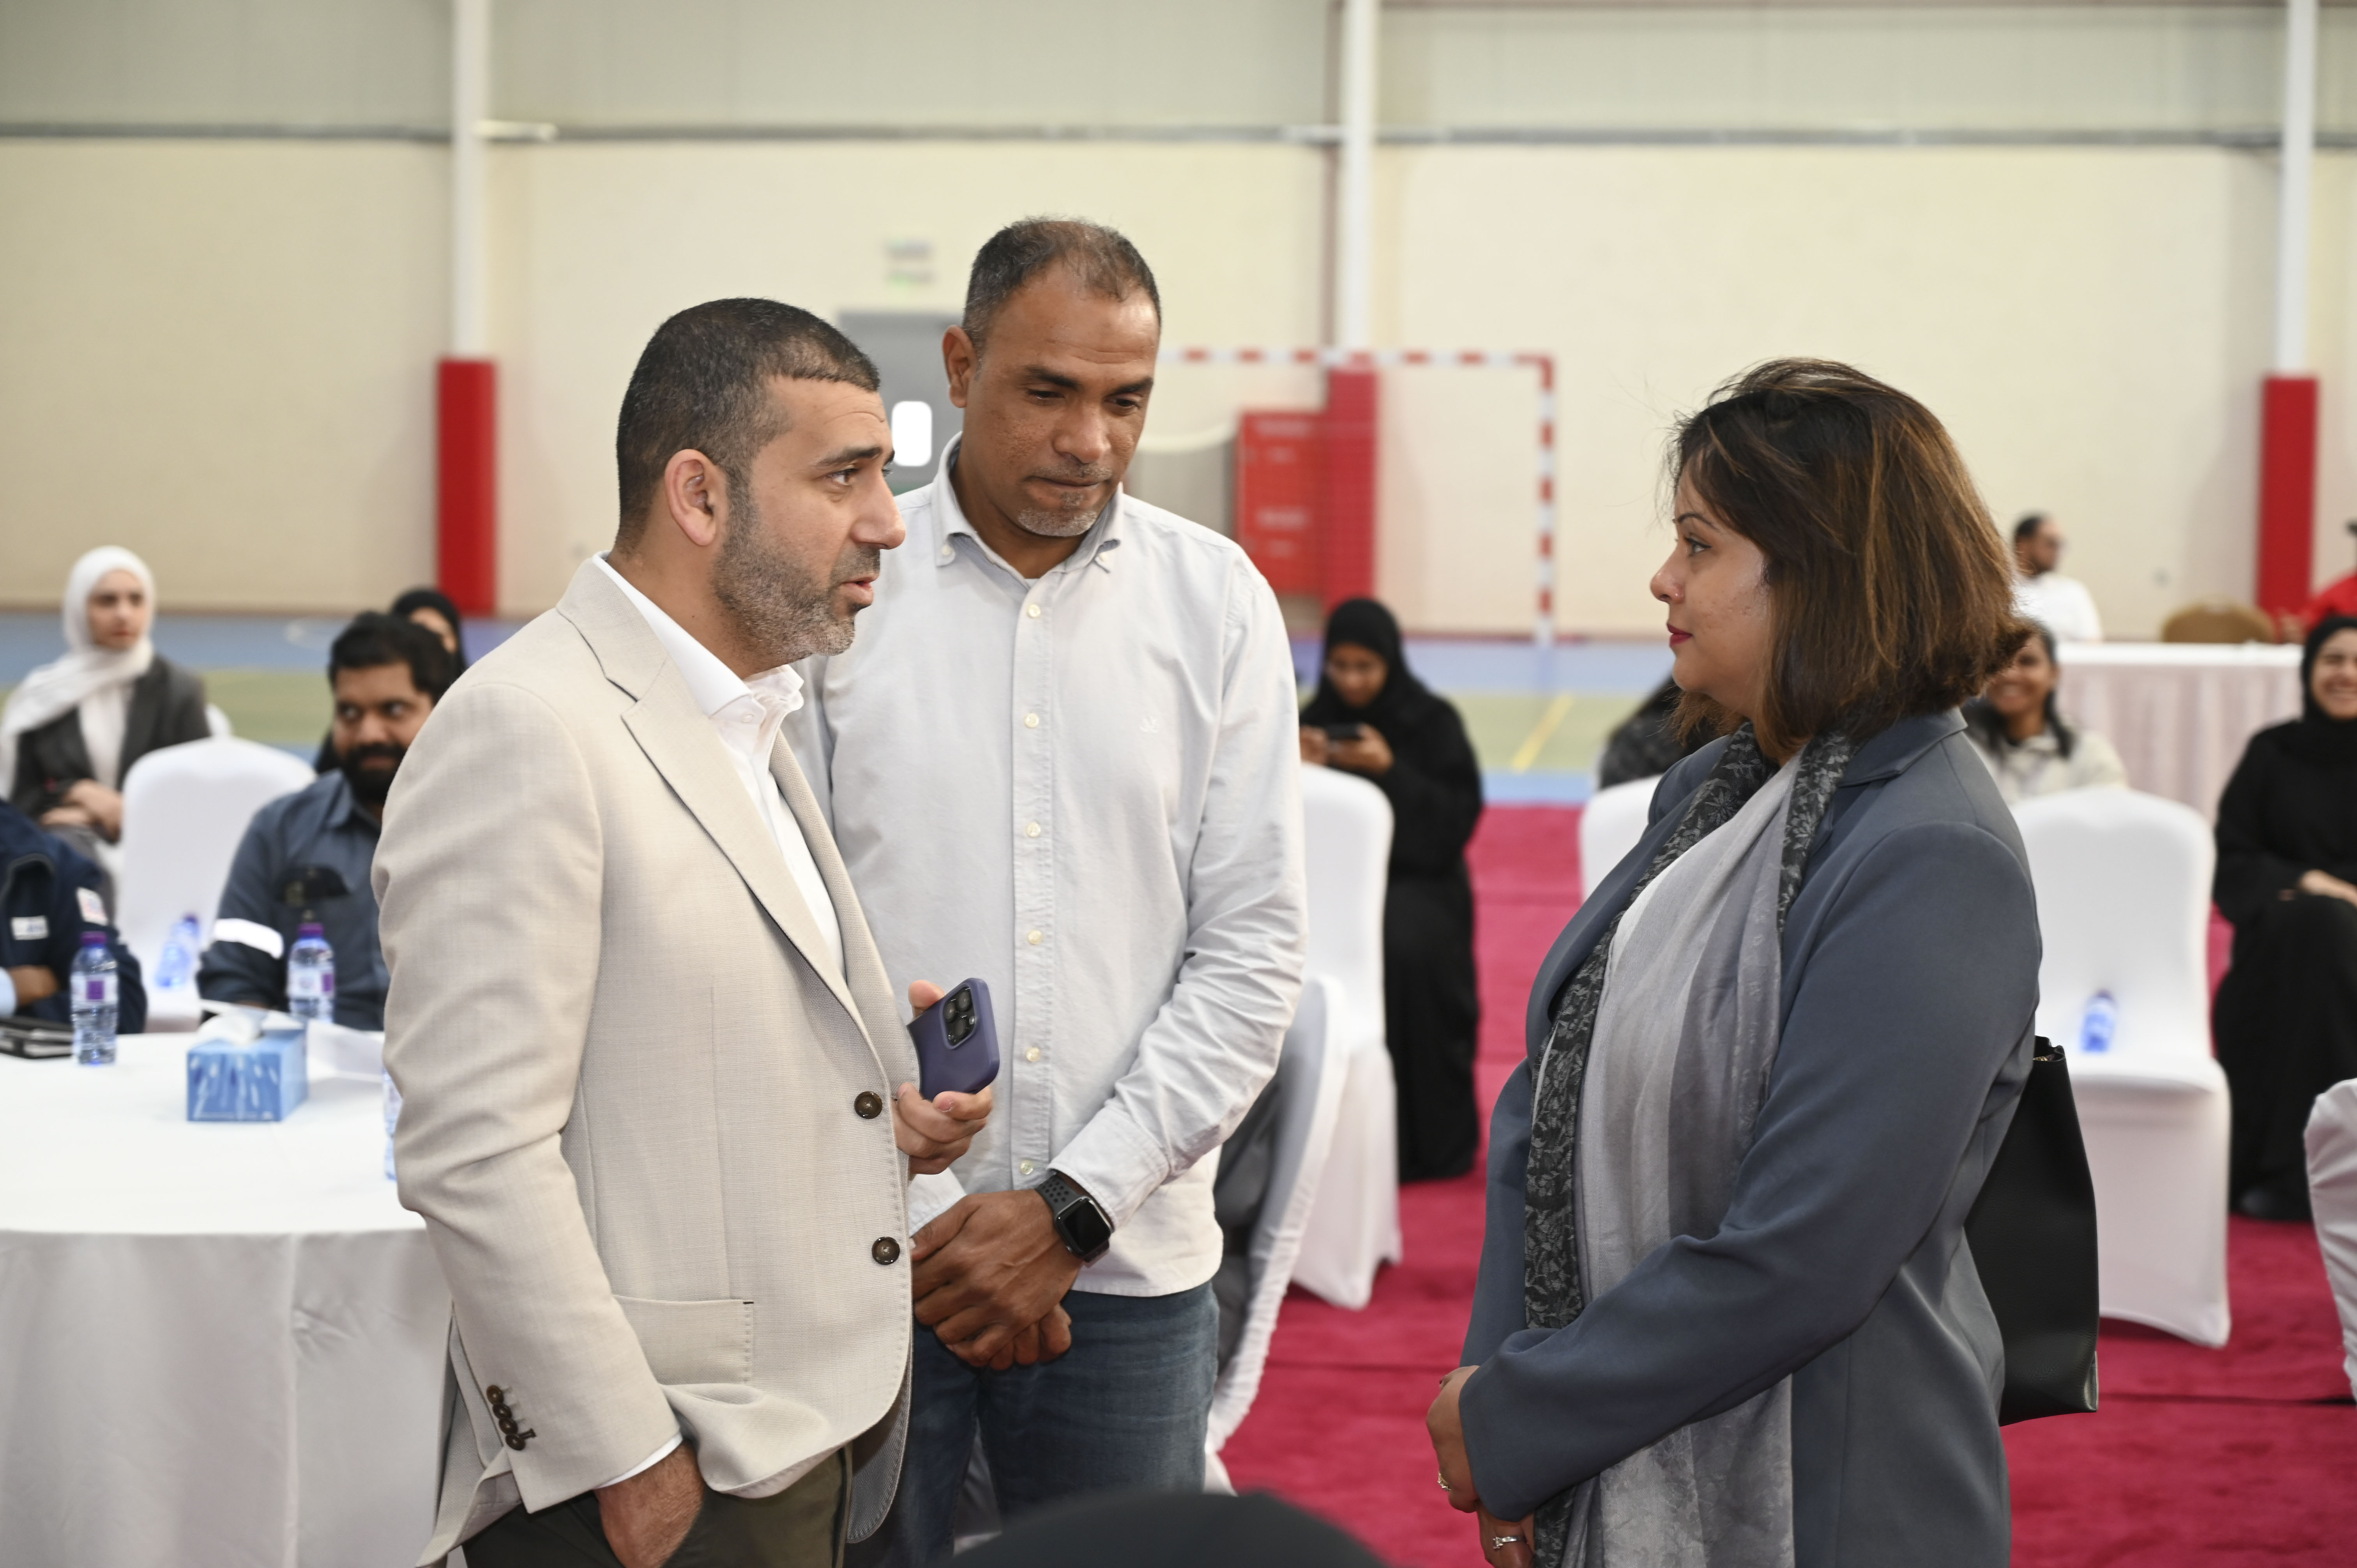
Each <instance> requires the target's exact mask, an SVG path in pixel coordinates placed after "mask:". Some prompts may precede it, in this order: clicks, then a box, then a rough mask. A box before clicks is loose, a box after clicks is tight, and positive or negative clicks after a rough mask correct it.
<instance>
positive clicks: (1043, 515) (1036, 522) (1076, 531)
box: [1015, 468, 1114, 539]
mask: <svg viewBox="0 0 2357 1568" xmlns="http://www.w3.org/2000/svg"><path fill="white" fill-rule="evenodd" d="M1039 477H1040V478H1056V479H1060V480H1061V481H1062V482H1064V483H1066V484H1074V483H1078V484H1086V485H1103V484H1110V483H1111V482H1112V481H1113V477H1114V475H1113V470H1112V469H1110V468H1107V469H1106V470H1104V471H1103V473H1097V472H1093V471H1092V472H1087V473H1080V474H1057V475H1052V476H1050V475H1045V474H1043V475H1041V476H1039ZM1103 515H1104V508H1103V507H1102V506H1095V507H1090V508H1088V509H1086V510H1065V509H1064V508H1062V507H1056V508H1052V509H1051V508H1047V507H1041V508H1037V509H1027V510H1022V511H1018V512H1017V513H1016V514H1015V526H1016V527H1017V528H1019V529H1021V530H1022V531H1023V532H1026V533H1033V534H1037V535H1039V537H1040V538H1042V539H1078V538H1079V537H1080V536H1081V535H1082V534H1083V533H1086V532H1088V531H1089V530H1090V529H1091V528H1092V527H1094V526H1095V525H1096V521H1097V519H1098V518H1100V517H1103Z"/></svg>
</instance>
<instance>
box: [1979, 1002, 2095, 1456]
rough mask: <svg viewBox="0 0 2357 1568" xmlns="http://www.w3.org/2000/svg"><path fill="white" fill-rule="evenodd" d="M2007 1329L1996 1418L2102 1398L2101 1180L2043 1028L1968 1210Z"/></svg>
mask: <svg viewBox="0 0 2357 1568" xmlns="http://www.w3.org/2000/svg"><path fill="white" fill-rule="evenodd" d="M1964 1237H1965V1240H1967V1241H1968V1242H1969V1243H1970V1245H1971V1247H1972V1250H1973V1262H1974V1263H1975V1264H1976V1265H1977V1266H1978V1268H1979V1270H1980V1276H1981V1289H1982V1290H1983V1291H1985V1292H1986V1293H1987V1294H1988V1301H1989V1305H1990V1307H1992V1308H1993V1309H1994V1310H1995V1311H1996V1322H1997V1327H1998V1328H1999V1329H2000V1330H2001V1331H2002V1332H2003V1333H2004V1335H2005V1396H2004V1398H2003V1400H2002V1401H2001V1402H1999V1404H1998V1406H1997V1421H1998V1422H1999V1423H2000V1424H2005V1423H2012V1422H2017V1421H2035V1420H2037V1419H2038V1418H2039V1417H2040V1416H2047V1415H2081V1414H2085V1413H2087V1412H2092V1411H2093V1409H2094V1408H2095V1325H2096V1319H2097V1316H2098V1314H2099V1308H2100V1303H2099V1301H2098V1298H2097V1288H2096V1280H2095V1184H2094V1181H2093V1178H2092V1177H2091V1176H2088V1174H2087V1146H2086V1144H2084V1143H2083V1142H2082V1141H2081V1139H2080V1136H2079V1107H2078V1103H2077V1101H2074V1100H2072V1097H2071V1069H2070V1067H2069V1066H2068V1065H2067V1064H2066V1063H2065V1062H2064V1061H2063V1059H2062V1048H2061V1047H2060V1046H2056V1045H2051V1044H2050V1043H2049V1042H2048V1041H2047V1039H2046V1037H2045V1036H2042V1035H2041V1036H2039V1039H2038V1045H2037V1047H2036V1051H2035V1053H2034V1054H2033V1055H2032V1056H2031V1058H2030V1062H2029V1079H2028V1080H2027V1081H2025V1082H2024V1083H2023V1084H2022V1086H2021V1103H2020V1104H2019V1105H2018V1107H2017V1108H2016V1109H2015V1111H2014V1113H2013V1125H2012V1126H2011V1127H2009V1128H2007V1130H2006V1134H2005V1142H2004V1143H2003V1144H1999V1145H1998V1146H1997V1151H1996V1160H1995V1161H1994V1162H1993V1163H1992V1164H1991V1165H1989V1173H1988V1179H1987V1180H1986V1181H1984V1182H1983V1183H1982V1184H1981V1194H1980V1197H1978V1198H1976V1199H1975V1200H1974V1203H1973V1211H1972V1213H1971V1215H1969V1216H1968V1217H1967V1218H1966V1219H1965V1220H1964Z"/></svg>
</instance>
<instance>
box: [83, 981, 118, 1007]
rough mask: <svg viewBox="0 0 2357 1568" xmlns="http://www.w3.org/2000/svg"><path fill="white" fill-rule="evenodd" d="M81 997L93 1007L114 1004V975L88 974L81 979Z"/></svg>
mask: <svg viewBox="0 0 2357 1568" xmlns="http://www.w3.org/2000/svg"><path fill="white" fill-rule="evenodd" d="M81 999H82V1000H83V1001H84V1002H87V1003H89V1004H91V1006H93V1007H112V1006H113V1005H114V976H113V975H111V974H86V975H84V976H82V981H81Z"/></svg>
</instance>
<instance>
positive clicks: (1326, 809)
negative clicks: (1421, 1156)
mask: <svg viewBox="0 0 2357 1568" xmlns="http://www.w3.org/2000/svg"><path fill="white" fill-rule="evenodd" d="M1301 810H1302V818H1303V822H1304V826H1305V839H1306V845H1305V847H1306V849H1307V852H1308V853H1307V860H1308V874H1309V962H1308V973H1309V974H1310V975H1312V976H1321V975H1322V976H1325V977H1328V978H1330V979H1331V980H1332V981H1333V982H1334V983H1335V990H1334V992H1333V993H1329V994H1330V995H1331V997H1332V1010H1331V1015H1330V1016H1329V1019H1328V1023H1327V1031H1328V1033H1327V1038H1328V1040H1329V1043H1330V1045H1331V1047H1332V1048H1334V1049H1336V1050H1338V1051H1340V1053H1341V1055H1342V1058H1343V1059H1344V1060H1345V1061H1346V1062H1347V1063H1348V1068H1347V1071H1346V1075H1345V1079H1344V1082H1343V1085H1342V1104H1341V1110H1340V1114H1339V1116H1338V1118H1337V1121H1336V1123H1335V1127H1334V1141H1333V1146H1332V1148H1331V1150H1330V1151H1329V1154H1328V1155H1327V1160H1326V1170H1325V1175H1324V1177H1323V1179H1322V1180H1321V1181H1320V1182H1319V1184H1318V1193H1317V1196H1316V1198H1315V1200H1314V1201H1313V1203H1312V1205H1311V1207H1310V1210H1309V1218H1308V1223H1307V1224H1306V1226H1305V1227H1304V1230H1303V1233H1302V1238H1301V1255H1300V1257H1299V1258H1298V1260H1297V1262H1295V1264H1294V1270H1293V1277H1294V1280H1295V1281H1296V1283H1298V1284H1300V1285H1301V1286H1302V1288H1303V1289H1305V1290H1309V1291H1315V1292H1316V1293H1317V1294H1319V1295H1321V1296H1323V1297H1325V1298H1326V1299H1327V1300H1328V1301H1330V1302H1332V1303H1333V1304H1334V1305H1337V1306H1341V1307H1349V1308H1351V1309H1354V1310H1355V1309H1356V1308H1359V1307H1362V1306H1364V1305H1367V1301H1368V1298H1369V1297H1370V1296H1372V1294H1374V1288H1375V1270H1376V1269H1377V1268H1379V1267H1381V1266H1382V1265H1383V1263H1385V1262H1399V1260H1400V1256H1401V1253H1400V1224H1399V1122H1398V1114H1399V1112H1398V1104H1399V1100H1398V1093H1399V1091H1398V1089H1397V1088H1396V1086H1395V1084H1394V1079H1393V1078H1392V1058H1391V1052H1390V1051H1389V1050H1388V1049H1387V1048H1386V1047H1385V1046H1384V1044H1383V898H1384V894H1385V889H1386V888H1387V886H1389V883H1390V880H1391V853H1392V807H1391V802H1390V801H1389V800H1386V799H1384V797H1383V791H1382V790H1381V789H1376V788H1375V787H1374V786H1373V785H1372V784H1370V783H1368V782H1367V781H1366V780H1365V779H1359V778H1355V777H1353V776H1352V775H1351V774H1348V773H1343V772H1339V771H1337V770H1336V769H1334V768H1303V769H1302V770H1301Z"/></svg>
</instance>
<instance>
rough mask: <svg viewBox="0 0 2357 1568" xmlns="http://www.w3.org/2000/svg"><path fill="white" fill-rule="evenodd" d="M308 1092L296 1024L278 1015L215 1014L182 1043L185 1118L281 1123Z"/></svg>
mask: <svg viewBox="0 0 2357 1568" xmlns="http://www.w3.org/2000/svg"><path fill="white" fill-rule="evenodd" d="M223 1020H231V1021H230V1022H227V1023H224V1022H223ZM282 1024H283V1025H284V1026H283V1027H282V1026H281V1025H282ZM216 1026H218V1028H217V1027H216ZM310 1092H311V1075H310V1069H309V1063H308V1057H307V1053H306V1052H305V1050H304V1048H303V1028H302V1026H301V1024H300V1023H299V1022H298V1021H297V1020H296V1019H293V1018H288V1017H286V1016H285V1015H283V1014H265V1013H262V1012H260V1011H259V1010H258V1009H240V1010H239V1011H238V1013H236V1014H230V1013H221V1014H217V1015H214V1017H213V1018H212V1019H211V1020H210V1022H208V1023H207V1025H206V1026H205V1028H204V1030H203V1032H201V1033H199V1036H197V1042H196V1044H194V1045H192V1046H190V1047H188V1120H189V1121H191V1122H284V1121H285V1119H286V1117H287V1115H288V1113H289V1112H292V1111H293V1110H294V1109H295V1108H296V1106H298V1105H300V1104H302V1103H303V1101H305V1100H306V1099H307V1098H308V1097H309V1096H310Z"/></svg>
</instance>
